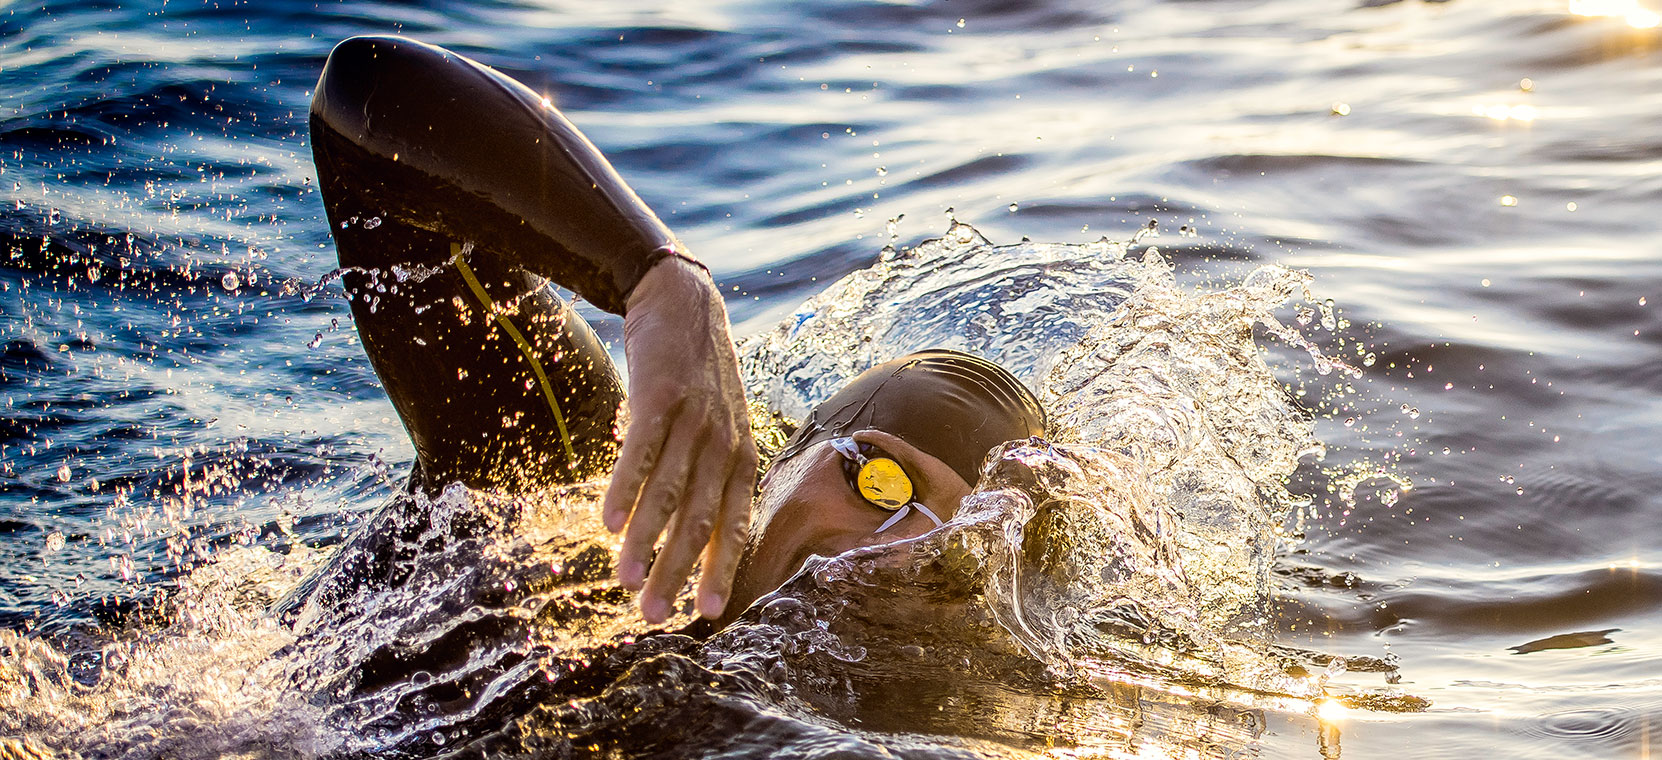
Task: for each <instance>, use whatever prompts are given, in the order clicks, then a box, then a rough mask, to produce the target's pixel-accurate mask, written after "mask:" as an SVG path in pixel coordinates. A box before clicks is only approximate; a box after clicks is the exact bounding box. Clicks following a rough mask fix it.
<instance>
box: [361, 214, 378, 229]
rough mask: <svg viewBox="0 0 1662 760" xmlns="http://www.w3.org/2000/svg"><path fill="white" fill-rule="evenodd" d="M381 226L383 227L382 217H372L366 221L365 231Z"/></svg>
mask: <svg viewBox="0 0 1662 760" xmlns="http://www.w3.org/2000/svg"><path fill="white" fill-rule="evenodd" d="M379 226H381V217H378V216H372V217H370V218H368V219H365V220H364V229H366V230H373V229H375V228H376V227H379Z"/></svg>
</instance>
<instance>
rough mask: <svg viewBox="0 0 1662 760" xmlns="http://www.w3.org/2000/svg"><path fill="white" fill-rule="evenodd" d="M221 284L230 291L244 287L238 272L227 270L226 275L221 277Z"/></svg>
mask: <svg viewBox="0 0 1662 760" xmlns="http://www.w3.org/2000/svg"><path fill="white" fill-rule="evenodd" d="M219 285H220V287H223V288H225V289H226V290H228V291H231V292H236V289H237V288H240V287H242V280H241V278H238V277H237V273H236V272H226V273H225V276H224V277H221V278H219Z"/></svg>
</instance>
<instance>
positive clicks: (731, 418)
mask: <svg viewBox="0 0 1662 760" xmlns="http://www.w3.org/2000/svg"><path fill="white" fill-rule="evenodd" d="M623 352H624V355H625V356H626V357H628V359H629V420H630V422H629V428H628V430H627V431H626V433H625V437H624V441H623V449H622V451H620V452H619V454H618V461H617V470H616V472H614V473H613V474H612V484H611V487H610V488H608V489H607V490H606V500H605V512H604V514H605V520H606V527H607V528H608V529H610V530H611V531H613V532H614V533H615V532H617V531H620V530H623V529H624V526H625V525H627V526H628V533H627V534H625V535H624V539H623V553H622V556H621V557H620V558H619V560H618V581H619V582H621V583H622V584H623V585H624V586H625V587H627V588H629V589H632V590H640V591H641V600H640V603H641V614H642V615H643V616H644V617H645V618H646V620H647V622H650V623H660V622H663V621H664V620H667V619H668V618H669V616H670V613H671V612H672V609H671V607H672V605H673V604H674V601H675V596H676V593H677V592H679V591H680V590H681V586H682V584H684V583H686V581H687V578H688V577H690V576H691V575H692V571H693V564H694V562H695V561H696V560H697V559H698V557H699V552H700V549H702V550H703V556H704V571H703V575H702V577H701V578H699V582H698V596H697V599H698V602H697V605H698V612H699V614H700V615H703V616H704V617H707V618H715V617H717V616H719V615H721V613H722V610H723V609H724V608H726V606H727V599H728V596H729V595H730V594H731V592H732V588H733V574H734V572H735V571H736V570H737V569H738V563H739V553H740V551H741V550H743V548H744V543H745V537H746V534H747V532H748V529H749V525H750V497H751V494H752V489H753V488H754V486H755V482H756V444H755V442H754V441H752V440H751V437H750V418H749V412H748V411H747V409H746V405H745V396H744V387H743V385H742V384H741V383H740V382H739V362H738V356H737V355H736V354H735V353H734V351H733V338H732V336H731V335H730V334H729V332H728V322H727V307H726V305H725V304H723V303H722V300H721V294H720V293H719V292H717V291H716V287H715V283H713V282H711V280H710V275H709V273H708V272H706V271H704V270H703V269H700V268H699V267H697V266H696V265H693V264H691V263H689V262H687V261H685V260H683V259H680V258H676V257H668V258H665V259H663V260H661V261H659V262H658V263H657V264H655V265H654V266H653V267H652V268H651V269H650V270H647V273H646V276H644V277H642V278H641V281H640V282H639V283H638V284H636V285H635V289H634V290H633V291H632V292H631V293H630V294H629V302H628V315H627V316H626V317H624V320H623ZM666 527H667V528H668V530H669V534H668V537H667V538H666V539H665V542H664V546H663V549H662V550H661V551H659V553H658V557H657V559H656V560H652V559H651V558H652V547H653V545H654V544H656V543H657V541H658V537H659V536H660V535H661V534H663V533H664V530H665V528H666ZM649 561H651V569H652V573H651V575H650V577H649V576H648V575H647V563H648V562H649Z"/></svg>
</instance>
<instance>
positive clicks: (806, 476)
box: [721, 430, 970, 623]
mask: <svg viewBox="0 0 1662 760" xmlns="http://www.w3.org/2000/svg"><path fill="white" fill-rule="evenodd" d="M853 437H854V440H855V441H856V442H858V443H862V444H870V445H871V446H872V447H874V448H875V449H876V450H877V452H880V453H879V454H874V456H878V455H880V456H887V457H889V458H891V459H894V460H895V461H896V462H898V463H899V464H900V466H901V467H902V468H903V469H905V470H906V473H907V475H909V476H910V477H911V479H912V486H913V489H914V493H913V498H914V499H915V500H917V501H919V502H922V503H923V505H924V506H926V507H928V508H929V509H930V510H931V511H933V512H934V513H935V514H936V515H939V516H940V518H941V519H942V520H950V519H952V515H953V514H954V513H955V512H957V510H958V502H959V501H961V500H963V498H964V497H965V496H968V495H969V494H970V485H969V484H968V483H966V482H964V479H963V478H962V477H960V476H959V475H958V473H957V472H956V471H954V470H953V469H952V468H951V467H949V466H947V464H946V463H945V462H942V461H941V460H939V459H937V458H935V457H934V456H931V455H929V454H926V453H924V452H923V451H922V450H920V449H918V448H917V447H915V446H912V445H911V444H909V443H907V442H905V441H902V440H900V439H899V438H897V437H895V436H893V435H890V434H889V433H885V432H883V431H881V430H862V431H860V432H858V433H855V434H854V436H853ZM843 461H844V458H843V456H842V455H841V454H839V453H837V451H836V449H834V448H832V446H831V442H830V441H822V442H820V443H818V444H815V445H814V446H812V447H809V448H808V449H807V450H805V451H803V452H802V453H800V454H798V455H796V456H794V457H792V458H790V459H788V460H786V461H784V462H782V463H780V464H779V465H777V466H775V467H774V468H773V469H771V470H769V471H768V474H767V476H766V477H764V478H763V479H762V491H761V495H760V497H759V498H758V499H757V502H756V508H755V510H754V512H753V519H752V522H751V527H750V535H751V539H750V543H749V545H748V546H746V547H745V551H744V556H743V557H742V558H741V559H740V560H739V571H738V575H737V577H736V578H735V579H734V581H733V595H732V597H731V599H730V601H729V602H728V603H727V612H726V615H725V619H724V620H722V621H721V622H723V623H725V622H727V621H728V620H731V619H732V618H734V617H737V616H738V614H739V613H741V612H743V611H744V609H745V608H746V607H748V606H749V605H750V603H751V602H753V601H755V600H757V599H759V598H761V597H762V596H763V595H765V594H767V593H768V592H770V591H773V590H774V589H776V588H778V587H779V585H780V584H782V583H784V582H785V581H786V580H789V579H790V577H791V576H792V575H794V574H795V573H796V571H797V570H798V569H800V568H801V567H802V562H803V560H805V559H807V558H808V556H809V555H813V554H818V555H820V556H823V557H830V556H834V555H837V554H841V553H843V552H845V551H848V550H849V549H854V548H856V547H861V546H873V545H876V544H885V543H889V542H891V541H898V540H901V539H904V538H913V537H915V536H921V535H923V534H924V533H927V532H929V531H930V530H932V529H934V527H935V523H934V522H933V521H931V520H930V519H929V518H928V517H927V516H925V515H924V514H923V513H922V512H920V511H918V510H916V509H913V510H910V511H909V513H908V514H907V515H906V516H905V517H903V518H901V520H900V521H899V522H897V523H895V524H894V525H892V526H890V527H889V528H888V529H887V530H885V531H883V532H882V533H877V532H876V530H877V528H878V527H879V526H881V525H882V524H883V523H884V521H886V520H888V519H889V518H890V517H893V516H894V513H893V512H890V511H888V510H885V509H882V508H879V507H877V506H875V505H873V504H872V503H871V502H868V501H866V500H865V499H863V498H861V496H860V494H858V493H856V492H855V491H854V489H853V488H851V487H850V486H849V483H848V477H847V476H846V475H845V474H844V471H843Z"/></svg>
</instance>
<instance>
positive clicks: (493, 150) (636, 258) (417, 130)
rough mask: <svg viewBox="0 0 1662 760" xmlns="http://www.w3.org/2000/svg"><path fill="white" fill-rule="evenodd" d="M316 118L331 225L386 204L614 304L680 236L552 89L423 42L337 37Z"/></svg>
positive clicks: (413, 222) (379, 212)
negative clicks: (536, 87)
mask: <svg viewBox="0 0 1662 760" xmlns="http://www.w3.org/2000/svg"><path fill="white" fill-rule="evenodd" d="M311 130H312V151H313V156H314V158H315V159H316V162H317V167H318V180H319V184H320V185H321V186H322V188H323V190H324V201H325V207H326V208H327V210H328V212H329V217H330V223H331V226H332V228H336V229H338V228H339V227H340V224H341V222H343V221H349V220H351V219H352V218H355V217H362V218H370V217H380V218H382V219H383V220H384V221H389V222H399V223H402V224H406V225H409V226H412V227H416V228H419V229H423V230H426V231H428V232H432V233H437V234H438V235H440V236H442V237H446V238H449V239H450V240H453V241H457V242H473V243H475V244H476V247H477V248H479V249H482V250H486V251H490V252H492V253H493V254H494V255H498V256H503V257H507V258H509V259H511V260H512V262H513V264H514V266H517V267H522V268H524V269H527V270H530V271H532V272H534V273H537V274H539V275H542V276H544V277H547V278H550V279H555V280H558V281H560V282H565V283H571V284H577V285H581V286H582V287H581V288H580V290H581V292H582V293H583V294H584V296H585V297H587V298H588V299H589V300H590V301H592V302H594V303H595V304H596V305H597V306H600V307H601V308H603V309H607V310H608V311H612V312H614V313H618V314H621V313H623V306H624V302H625V301H626V298H627V295H628V291H629V289H630V288H632V287H633V286H634V283H635V282H638V281H639V279H640V276H641V275H642V274H644V273H645V268H646V267H649V266H650V265H651V264H653V263H656V262H657V260H658V258H660V257H661V256H659V255H654V254H652V253H651V252H653V251H656V250H659V249H663V248H664V247H665V246H668V245H671V244H673V243H674V236H673V235H671V234H670V232H669V229H668V228H666V227H665V226H664V225H663V223H662V222H660V221H659V220H658V218H657V216H656V215H654V214H653V213H652V211H651V209H648V208H647V207H646V204H644V203H642V202H641V200H640V198H639V197H637V196H636V195H635V193H634V191H633V190H630V189H629V186H628V185H627V184H625V183H624V181H623V179H622V178H621V177H619V176H618V175H617V172H616V171H615V170H614V169H613V168H612V166H611V164H610V163H608V162H607V161H606V159H605V158H604V157H603V156H601V155H600V151H599V150H597V149H596V148H595V147H594V145H593V144H591V143H590V142H589V141H588V139H587V138H585V137H584V136H583V135H582V133H581V132H578V131H577V128H576V127H575V126H573V125H572V124H571V122H569V121H567V120H566V118H565V116H564V115H562V114H561V113H560V112H559V111H558V110H557V109H556V108H555V107H554V105H553V103H552V102H551V101H550V100H549V99H547V98H546V97H544V96H543V95H541V94H539V93H537V92H535V91H533V90H531V89H530V88H528V87H526V86H525V85H523V84H521V83H519V82H518V81H516V80H514V79H512V78H511V77H508V76H506V75H503V74H502V73H500V72H497V71H496V70H494V69H491V68H489V67H487V66H484V65H482V64H479V63H476V62H474V61H472V60H470V59H468V58H466V57H464V56H461V55H458V54H456V53H453V52H450V51H448V50H444V49H442V48H438V47H435V46H432V45H428V44H426V43H422V42H418V41H416V40H411V39H407V38H403V37H353V38H351V39H348V40H346V41H344V42H341V43H340V44H339V45H337V46H335V49H334V51H333V52H331V53H330V54H329V60H328V62H326V63H325V64H324V67H323V74H322V77H321V78H320V79H319V81H318V85H317V90H316V92H315V94H314V95H313V98H312V108H311ZM343 253H344V254H347V255H351V256H357V255H360V254H361V255H363V256H365V257H373V256H374V255H375V252H374V251H362V252H343ZM433 255H434V256H443V255H444V254H443V253H442V252H441V253H435V254H433ZM345 258H346V256H343V263H349V264H350V265H354V266H378V265H381V264H383V263H384V262H376V261H351V262H346V261H344V259H345ZM637 270H639V271H637Z"/></svg>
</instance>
